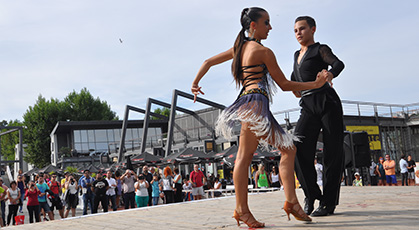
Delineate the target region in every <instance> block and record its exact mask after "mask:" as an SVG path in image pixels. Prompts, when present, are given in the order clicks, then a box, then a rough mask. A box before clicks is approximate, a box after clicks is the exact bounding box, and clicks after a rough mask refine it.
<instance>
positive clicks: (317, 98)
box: [291, 16, 344, 216]
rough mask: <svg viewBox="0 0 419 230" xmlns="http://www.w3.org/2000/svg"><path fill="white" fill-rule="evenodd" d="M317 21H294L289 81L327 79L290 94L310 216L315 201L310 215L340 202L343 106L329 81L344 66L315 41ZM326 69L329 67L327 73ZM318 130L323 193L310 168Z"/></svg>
mask: <svg viewBox="0 0 419 230" xmlns="http://www.w3.org/2000/svg"><path fill="white" fill-rule="evenodd" d="M314 32H316V22H315V21H314V19H313V18H311V17H309V16H302V17H298V18H297V19H296V20H295V25H294V33H295V37H296V38H297V41H298V43H300V45H301V49H300V50H298V51H296V52H295V54H294V71H293V73H292V75H291V80H292V81H297V82H311V81H314V80H316V77H317V76H318V75H322V76H327V79H328V80H327V81H328V82H326V83H325V84H324V85H323V86H322V87H320V88H318V89H309V90H302V91H293V93H294V94H295V96H296V97H301V100H300V106H301V108H302V109H301V115H300V118H299V120H298V123H297V126H296V128H295V135H296V136H298V137H300V138H301V140H300V142H295V145H296V146H297V157H296V169H297V176H298V180H299V181H300V183H301V186H302V188H303V190H304V194H305V196H306V198H305V207H304V211H305V212H306V213H307V214H308V215H310V214H311V213H312V212H313V210H314V201H315V200H316V199H317V200H319V201H320V206H319V207H318V208H317V209H316V210H315V211H314V212H313V213H312V216H327V215H329V214H333V213H334V210H335V207H336V205H337V203H338V199H339V191H340V180H341V177H342V171H343V156H344V155H343V131H344V124H343V112H342V104H341V101H340V99H339V96H338V95H337V93H336V91H335V90H334V89H333V88H332V86H333V84H332V80H333V78H335V77H337V76H338V75H339V73H340V72H341V71H342V70H343V68H344V64H343V62H342V61H340V60H339V59H338V58H337V57H336V56H335V55H334V54H333V53H332V50H331V49H330V48H329V46H327V45H324V44H320V43H318V42H314ZM329 66H331V67H332V68H331V69H329V70H328V68H329ZM320 130H322V133H323V142H324V150H323V151H324V161H323V165H324V175H325V179H324V183H323V194H322V191H321V190H320V188H319V186H318V184H317V178H316V169H315V167H314V165H313V161H314V159H315V153H316V145H317V139H318V137H319V133H320Z"/></svg>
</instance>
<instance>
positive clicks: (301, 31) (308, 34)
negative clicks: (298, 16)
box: [294, 20, 316, 45]
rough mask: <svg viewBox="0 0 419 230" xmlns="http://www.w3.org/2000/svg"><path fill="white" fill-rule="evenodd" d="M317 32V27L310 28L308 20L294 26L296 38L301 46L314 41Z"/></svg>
mask: <svg viewBox="0 0 419 230" xmlns="http://www.w3.org/2000/svg"><path fill="white" fill-rule="evenodd" d="M315 31H316V27H314V26H313V27H311V28H310V26H309V25H308V24H307V21H306V20H301V21H298V22H296V23H295V25H294V34H295V38H296V39H297V41H298V43H300V44H301V45H305V44H307V43H308V42H309V41H311V40H313V36H314V32H315Z"/></svg>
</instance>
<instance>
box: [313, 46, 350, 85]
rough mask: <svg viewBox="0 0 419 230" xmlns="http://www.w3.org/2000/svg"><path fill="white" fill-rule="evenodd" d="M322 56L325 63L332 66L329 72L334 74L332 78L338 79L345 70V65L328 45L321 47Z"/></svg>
mask: <svg viewBox="0 0 419 230" xmlns="http://www.w3.org/2000/svg"><path fill="white" fill-rule="evenodd" d="M319 53H320V56H321V57H322V59H323V61H324V62H326V63H327V64H328V65H330V66H332V68H331V69H330V70H329V72H330V73H331V74H332V76H331V77H332V78H335V77H337V76H338V75H339V74H340V73H341V72H342V70H343V69H344V68H345V64H343V62H342V61H341V60H339V58H338V57H336V55H335V54H333V52H332V49H330V47H329V46H327V45H321V46H320V48H319Z"/></svg>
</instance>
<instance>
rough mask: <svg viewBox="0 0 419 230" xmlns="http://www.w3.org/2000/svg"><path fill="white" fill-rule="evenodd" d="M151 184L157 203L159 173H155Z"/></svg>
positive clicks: (155, 203)
mask: <svg viewBox="0 0 419 230" xmlns="http://www.w3.org/2000/svg"><path fill="white" fill-rule="evenodd" d="M150 185H151V187H152V198H153V205H157V204H158V203H159V194H160V189H159V178H158V176H157V174H154V175H153V180H152V181H151V182H150Z"/></svg>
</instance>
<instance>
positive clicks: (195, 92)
mask: <svg viewBox="0 0 419 230" xmlns="http://www.w3.org/2000/svg"><path fill="white" fill-rule="evenodd" d="M201 88H202V87H200V86H199V85H198V84H192V87H191V91H192V93H193V95H194V98H193V102H194V103H195V102H196V96H198V95H199V94H202V95H204V94H205V93H204V92H202V90H201Z"/></svg>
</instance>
